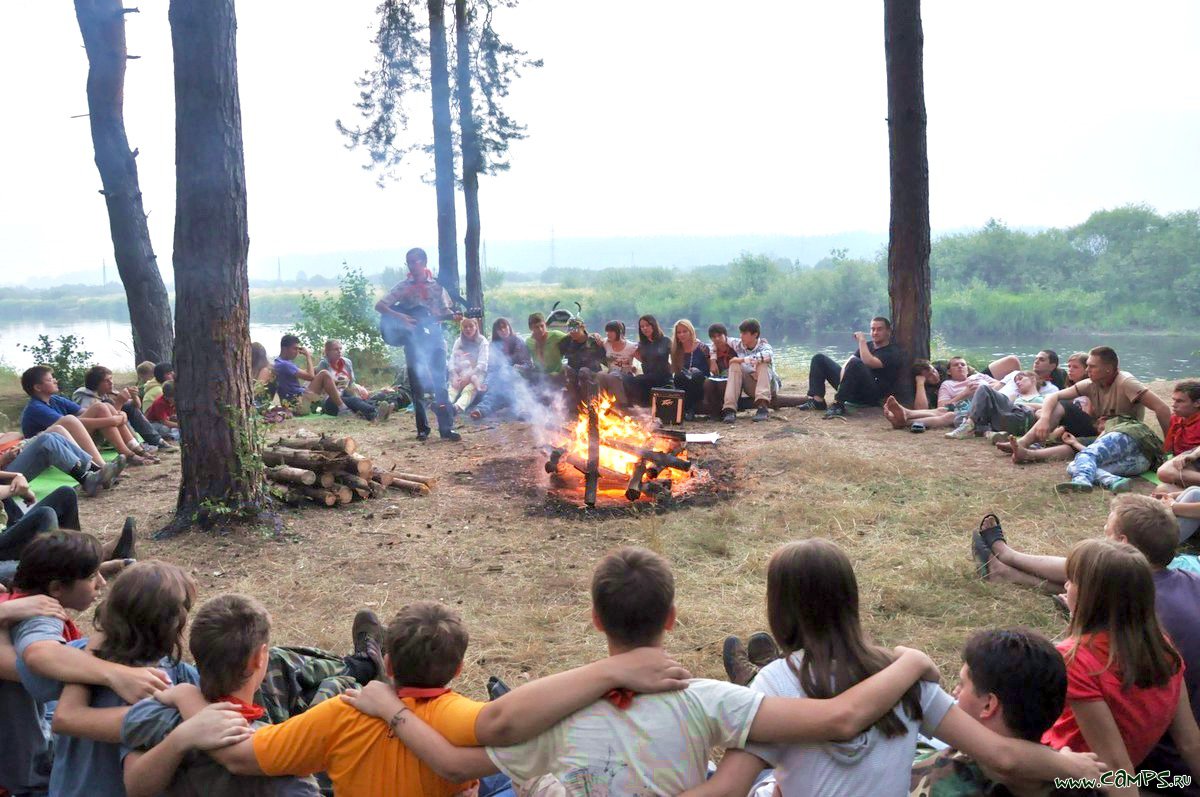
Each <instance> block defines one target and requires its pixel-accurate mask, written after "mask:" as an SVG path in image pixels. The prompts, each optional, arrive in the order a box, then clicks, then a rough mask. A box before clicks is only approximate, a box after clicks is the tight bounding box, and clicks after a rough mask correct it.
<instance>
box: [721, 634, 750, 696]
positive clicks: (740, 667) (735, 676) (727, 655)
mask: <svg viewBox="0 0 1200 797" xmlns="http://www.w3.org/2000/svg"><path fill="white" fill-rule="evenodd" d="M721 661H722V663H723V664H724V665H725V674H726V675H727V676H729V681H730V683H735V684H737V685H738V686H746V685H747V684H748V683H750V682H751V681H753V680H754V676H756V675H758V668H757V667H755V666H754V665H753V664H752V663H751V662H750V656H749V655H748V654H747V653H746V646H745V645H743V644H742V640H740V639H738V638H737V637H735V636H727V637H725V646H724V647H723V648H722V650H721Z"/></svg>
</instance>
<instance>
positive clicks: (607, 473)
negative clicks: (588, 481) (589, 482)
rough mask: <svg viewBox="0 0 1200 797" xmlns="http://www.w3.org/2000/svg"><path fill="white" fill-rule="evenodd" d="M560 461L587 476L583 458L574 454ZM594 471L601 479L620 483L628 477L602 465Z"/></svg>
mask: <svg viewBox="0 0 1200 797" xmlns="http://www.w3.org/2000/svg"><path fill="white" fill-rule="evenodd" d="M562 461H563V462H565V463H567V464H568V465H570V466H571V467H572V468H574V469H575V470H577V471H579V472H580V473H582V474H584V475H585V476H586V475H587V470H588V466H587V460H586V459H584V458H583V457H581V456H578V455H576V454H564V455H563V458H562ZM596 470H597V472H598V473H599V474H600V477H601V478H603V479H615V480H617V481H622V482H623V481H627V480H628V479H629V477H628V476H627V475H626V474H624V473H622V472H621V471H619V470H613V469H612V468H606V467H605V466H603V465H599V466H598V467H597V469H596Z"/></svg>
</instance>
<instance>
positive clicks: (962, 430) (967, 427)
mask: <svg viewBox="0 0 1200 797" xmlns="http://www.w3.org/2000/svg"><path fill="white" fill-rule="evenodd" d="M974 436H975V421H973V420H971V419H970V418H967V419H966V420H965V421H963V422H962V423H960V424H959V425H958V428H957V429H955V430H954V431H953V432H946V437H948V438H950V439H951V440H966V439H967V438H968V437H974Z"/></svg>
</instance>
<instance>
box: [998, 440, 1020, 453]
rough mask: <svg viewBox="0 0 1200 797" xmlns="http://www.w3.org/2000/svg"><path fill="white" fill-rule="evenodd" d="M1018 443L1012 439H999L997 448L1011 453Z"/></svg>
mask: <svg viewBox="0 0 1200 797" xmlns="http://www.w3.org/2000/svg"><path fill="white" fill-rule="evenodd" d="M1015 445H1016V444H1015V443H1014V442H1013V441H1012V440H1011V439H1009V440H997V441H996V448H998V449H1000V450H1001V451H1003V452H1004V453H1005V454H1011V453H1012V451H1013V448H1014V446H1015Z"/></svg>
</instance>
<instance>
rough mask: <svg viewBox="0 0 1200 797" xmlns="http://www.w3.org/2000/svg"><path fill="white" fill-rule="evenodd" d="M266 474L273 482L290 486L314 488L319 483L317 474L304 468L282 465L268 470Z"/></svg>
mask: <svg viewBox="0 0 1200 797" xmlns="http://www.w3.org/2000/svg"><path fill="white" fill-rule="evenodd" d="M264 474H265V475H266V477H267V478H268V479H270V480H271V481H273V482H287V483H289V484H302V485H304V486H305V487H312V486H313V485H314V484H316V483H317V474H315V473H313V472H312V471H311V470H304V469H303V468H292V467H289V466H287V465H280V466H279V467H277V468H267V469H266V471H264Z"/></svg>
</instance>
